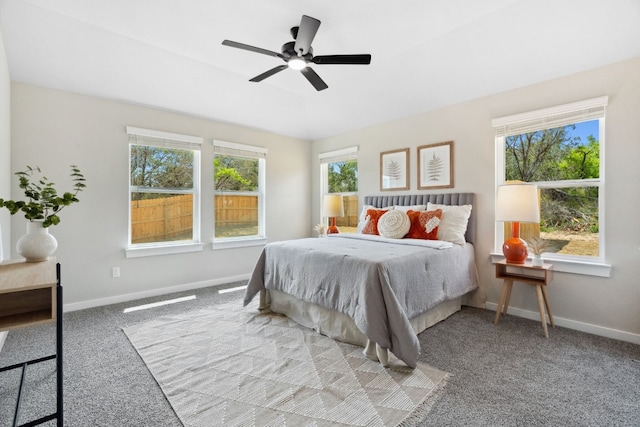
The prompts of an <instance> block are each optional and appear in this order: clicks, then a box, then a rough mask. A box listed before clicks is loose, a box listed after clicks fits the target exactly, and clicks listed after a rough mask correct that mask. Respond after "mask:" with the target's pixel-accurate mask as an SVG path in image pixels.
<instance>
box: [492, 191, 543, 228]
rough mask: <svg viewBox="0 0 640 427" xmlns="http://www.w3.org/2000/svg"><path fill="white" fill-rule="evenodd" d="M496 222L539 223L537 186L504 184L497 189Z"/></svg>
mask: <svg viewBox="0 0 640 427" xmlns="http://www.w3.org/2000/svg"><path fill="white" fill-rule="evenodd" d="M496 221H512V222H514V221H517V222H540V203H539V202H538V186H537V185H535V184H506V185H501V186H499V187H498V195H497V198H496Z"/></svg>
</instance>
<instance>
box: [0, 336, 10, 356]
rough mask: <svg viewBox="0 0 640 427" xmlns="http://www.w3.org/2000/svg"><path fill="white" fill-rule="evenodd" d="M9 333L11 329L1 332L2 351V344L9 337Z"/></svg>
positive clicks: (0, 348)
mask: <svg viewBox="0 0 640 427" xmlns="http://www.w3.org/2000/svg"><path fill="white" fill-rule="evenodd" d="M7 335H9V331H1V332H0V351H2V346H3V345H4V342H5V340H6V339H7Z"/></svg>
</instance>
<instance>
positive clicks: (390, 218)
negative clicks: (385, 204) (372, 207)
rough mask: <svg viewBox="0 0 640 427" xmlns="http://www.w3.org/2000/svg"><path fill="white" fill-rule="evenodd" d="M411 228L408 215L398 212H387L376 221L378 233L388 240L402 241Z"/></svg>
mask: <svg viewBox="0 0 640 427" xmlns="http://www.w3.org/2000/svg"><path fill="white" fill-rule="evenodd" d="M410 228H411V220H410V219H409V215H407V214H406V213H405V212H402V211H398V210H395V209H394V210H389V211H387V213H385V214H384V215H382V216H381V217H380V219H379V220H378V233H379V234H380V235H381V236H382V237H386V238H388V239H402V238H403V237H404V236H405V234H407V233H408V232H409V229H410Z"/></svg>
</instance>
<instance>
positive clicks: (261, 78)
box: [249, 65, 288, 82]
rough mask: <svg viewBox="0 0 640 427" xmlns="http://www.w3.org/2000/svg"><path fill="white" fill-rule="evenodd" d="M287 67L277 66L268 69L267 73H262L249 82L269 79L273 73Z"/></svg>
mask: <svg viewBox="0 0 640 427" xmlns="http://www.w3.org/2000/svg"><path fill="white" fill-rule="evenodd" d="M287 67H288V66H287V65H278V66H277V67H275V68H272V69H270V70H269V71H265V72H264V73H262V74H260V75H258V76H255V77H254V78H252V79H251V80H249V81H250V82H261V81H262V80H264V79H266V78H267V77H271V76H273V75H274V74H275V73H279V72H280V71H282V70H284V69H285V68H287Z"/></svg>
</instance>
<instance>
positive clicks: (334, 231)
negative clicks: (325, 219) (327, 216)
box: [327, 217, 340, 234]
mask: <svg viewBox="0 0 640 427" xmlns="http://www.w3.org/2000/svg"><path fill="white" fill-rule="evenodd" d="M338 233H340V230H338V227H337V226H336V218H335V217H333V218H331V225H330V226H329V228H327V234H338Z"/></svg>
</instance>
